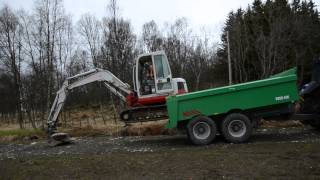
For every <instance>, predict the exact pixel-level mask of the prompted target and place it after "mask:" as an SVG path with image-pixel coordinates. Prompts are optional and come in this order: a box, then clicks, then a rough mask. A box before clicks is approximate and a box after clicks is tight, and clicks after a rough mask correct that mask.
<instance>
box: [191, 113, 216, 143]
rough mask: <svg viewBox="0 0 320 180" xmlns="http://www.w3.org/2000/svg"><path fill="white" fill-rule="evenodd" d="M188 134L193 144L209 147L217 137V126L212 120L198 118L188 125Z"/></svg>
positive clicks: (204, 117) (202, 117)
mask: <svg viewBox="0 0 320 180" xmlns="http://www.w3.org/2000/svg"><path fill="white" fill-rule="evenodd" d="M187 134H188V137H189V139H190V141H191V142H192V143H193V144H195V145H207V144H209V143H211V142H212V141H213V140H214V138H215V137H216V134H217V126H216V123H215V122H214V121H213V120H212V119H210V118H208V117H206V116H198V117H195V118H194V119H192V120H191V121H190V122H189V123H188V125H187Z"/></svg>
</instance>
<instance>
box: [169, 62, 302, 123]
mask: <svg viewBox="0 0 320 180" xmlns="http://www.w3.org/2000/svg"><path fill="white" fill-rule="evenodd" d="M296 83H297V75H296V68H292V69H290V70H287V71H285V72H282V73H279V74H277V75H274V76H271V77H269V78H267V79H263V80H258V81H252V82H247V83H241V84H235V85H230V86H225V87H219V88H213V89H207V90H203V91H197V92H192V93H187V94H182V95H175V96H169V97H167V99H166V104H167V110H168V115H169V121H168V123H167V124H166V127H167V128H175V127H177V125H178V124H179V123H180V122H188V121H190V120H191V119H193V118H195V117H197V116H206V117H210V118H214V117H217V116H223V115H227V114H228V113H230V112H259V111H261V112H263V111H264V109H266V110H267V111H268V109H270V111H271V109H272V107H276V109H279V107H280V106H281V107H288V108H289V107H292V105H293V103H295V102H296V101H298V99H299V95H298V90H297V84H296ZM262 114H263V113H262ZM262 116H263V115H262Z"/></svg>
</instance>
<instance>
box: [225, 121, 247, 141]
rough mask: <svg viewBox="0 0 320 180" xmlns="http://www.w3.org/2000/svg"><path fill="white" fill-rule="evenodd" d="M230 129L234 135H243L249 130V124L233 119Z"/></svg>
mask: <svg viewBox="0 0 320 180" xmlns="http://www.w3.org/2000/svg"><path fill="white" fill-rule="evenodd" d="M228 131H229V133H230V135H231V136H233V137H242V136H243V135H244V134H245V133H246V131H247V126H246V124H245V123H244V122H243V121H241V120H232V121H231V122H230V123H229V125H228Z"/></svg>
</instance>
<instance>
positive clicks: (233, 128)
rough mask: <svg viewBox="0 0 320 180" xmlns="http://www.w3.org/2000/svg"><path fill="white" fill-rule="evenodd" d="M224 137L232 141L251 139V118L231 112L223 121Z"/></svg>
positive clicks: (222, 130)
mask: <svg viewBox="0 0 320 180" xmlns="http://www.w3.org/2000/svg"><path fill="white" fill-rule="evenodd" d="M221 132H222V135H223V136H224V138H225V139H226V140H227V141H229V142H231V143H242V142H245V141H247V140H248V139H249V137H250V135H251V133H252V125H251V122H250V119H249V118H248V117H247V116H246V115H244V114H240V113H232V114H229V115H228V116H227V117H225V119H224V120H223V122H222V123H221Z"/></svg>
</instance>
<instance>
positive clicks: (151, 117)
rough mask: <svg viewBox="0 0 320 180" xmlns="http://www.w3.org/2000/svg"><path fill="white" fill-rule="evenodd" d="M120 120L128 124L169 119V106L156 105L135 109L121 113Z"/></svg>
mask: <svg viewBox="0 0 320 180" xmlns="http://www.w3.org/2000/svg"><path fill="white" fill-rule="evenodd" d="M120 118H121V120H122V121H123V122H125V123H126V124H130V123H137V122H147V121H158V120H163V119H167V118H168V112H167V106H166V105H154V106H141V107H134V108H131V109H127V110H124V111H122V112H121V113H120Z"/></svg>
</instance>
